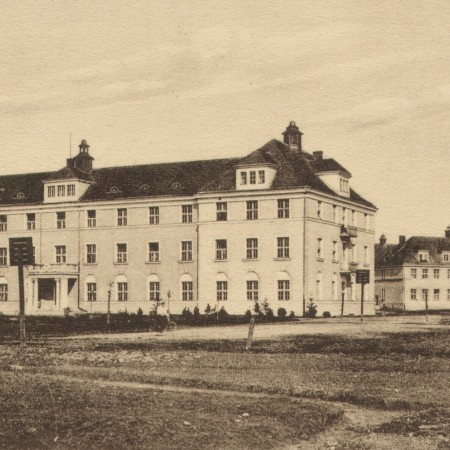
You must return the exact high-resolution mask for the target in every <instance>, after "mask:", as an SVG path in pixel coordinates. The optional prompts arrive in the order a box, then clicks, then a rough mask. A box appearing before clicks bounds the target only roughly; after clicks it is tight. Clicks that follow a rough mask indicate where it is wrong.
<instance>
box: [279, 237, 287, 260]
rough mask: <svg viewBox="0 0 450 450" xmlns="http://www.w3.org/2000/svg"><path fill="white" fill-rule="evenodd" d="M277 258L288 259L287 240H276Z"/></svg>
mask: <svg viewBox="0 0 450 450" xmlns="http://www.w3.org/2000/svg"><path fill="white" fill-rule="evenodd" d="M277 258H289V238H288V237H279V238H277Z"/></svg>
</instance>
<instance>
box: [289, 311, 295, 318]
mask: <svg viewBox="0 0 450 450" xmlns="http://www.w3.org/2000/svg"><path fill="white" fill-rule="evenodd" d="M289 319H295V312H294V311H291V312H290V314H289Z"/></svg>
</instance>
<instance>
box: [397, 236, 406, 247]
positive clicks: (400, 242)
mask: <svg viewBox="0 0 450 450" xmlns="http://www.w3.org/2000/svg"><path fill="white" fill-rule="evenodd" d="M405 242H406V236H402V235H400V236H399V237H398V245H404V243H405Z"/></svg>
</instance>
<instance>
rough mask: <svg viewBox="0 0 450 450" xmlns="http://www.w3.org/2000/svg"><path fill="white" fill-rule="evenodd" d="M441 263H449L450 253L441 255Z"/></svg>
mask: <svg viewBox="0 0 450 450" xmlns="http://www.w3.org/2000/svg"><path fill="white" fill-rule="evenodd" d="M442 261H444V262H450V253H448V252H444V253H442Z"/></svg>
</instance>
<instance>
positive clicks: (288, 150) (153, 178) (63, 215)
mask: <svg viewBox="0 0 450 450" xmlns="http://www.w3.org/2000/svg"><path fill="white" fill-rule="evenodd" d="M283 136H284V139H283V141H284V142H280V141H278V140H272V141H270V142H268V143H267V144H265V145H264V146H263V147H261V148H259V149H258V150H256V151H253V152H252V153H250V154H248V155H247V156H244V157H242V158H231V159H218V160H205V161H190V162H179V163H166V164H150V165H136V166H122V167H111V168H100V169H94V168H93V157H92V156H91V155H90V153H89V146H88V145H87V143H86V141H84V140H83V141H82V142H81V144H80V152H79V153H78V154H77V155H76V156H75V157H73V158H70V159H68V160H67V164H66V166H65V167H64V168H62V169H61V170H58V171H56V172H48V173H30V174H23V175H8V176H1V177H0V312H2V313H4V314H16V313H17V312H18V310H19V301H18V300H19V292H18V277H17V268H15V267H10V266H9V265H8V262H9V255H8V240H9V238H11V237H27V236H28V237H31V238H32V240H33V246H34V252H35V265H33V266H28V267H26V268H25V297H26V313H27V314H62V313H63V311H64V310H65V309H66V308H70V310H71V311H72V312H74V313H76V312H105V311H106V310H107V308H108V304H109V305H110V306H109V307H110V308H111V311H112V312H118V311H124V310H127V311H129V312H133V311H136V310H137V309H138V308H142V310H143V311H144V312H148V311H149V310H150V308H151V302H152V301H153V300H155V299H156V298H158V297H162V298H164V299H166V300H169V308H170V311H171V313H176V314H177V313H180V312H182V310H183V309H184V308H186V307H187V308H189V309H191V310H193V308H194V307H195V306H196V305H198V306H199V308H200V311H201V312H203V311H204V309H205V308H206V306H207V305H208V304H209V305H210V306H211V307H214V306H217V307H219V308H221V307H222V306H223V307H225V309H226V311H227V312H228V313H230V314H244V313H245V312H246V311H247V310H248V309H250V308H251V307H253V305H254V302H255V301H259V302H264V301H265V300H267V302H268V303H269V305H270V306H271V308H272V309H273V310H274V311H275V313H276V312H277V310H278V308H281V307H282V308H284V309H285V310H286V311H287V313H289V312H290V311H294V312H295V314H296V315H301V314H303V313H304V311H305V305H306V304H307V303H308V302H310V301H313V302H314V303H315V304H316V305H317V306H318V311H319V313H322V312H324V311H330V313H332V314H337V313H339V312H340V307H341V301H342V300H344V302H345V310H344V312H345V313H347V314H355V313H357V312H358V311H359V301H360V288H359V285H356V284H355V270H356V268H358V267H359V268H361V269H362V268H366V269H369V270H370V271H371V272H372V274H373V268H374V264H373V247H374V226H375V220H374V219H375V213H376V208H375V206H374V205H373V204H372V203H370V202H368V201H367V200H365V199H363V198H362V197H361V196H359V195H358V194H357V193H356V192H355V191H354V190H353V189H352V188H350V177H351V175H350V173H349V172H348V171H347V170H346V169H345V168H344V167H342V166H341V165H340V164H339V163H337V162H336V161H335V160H334V159H328V158H324V157H323V152H321V151H320V152H319V151H317V152H313V153H312V154H310V153H307V152H305V151H304V150H303V149H302V142H301V141H302V133H301V132H300V131H299V128H298V127H297V126H296V125H295V123H294V122H291V123H290V124H289V126H288V127H287V129H286V131H285V132H284V133H283ZM371 278H373V277H371ZM365 293H366V294H365V302H366V307H365V311H366V312H367V313H368V314H370V313H373V310H374V308H373V305H374V303H373V299H374V296H373V280H371V283H370V284H369V285H367V286H366V289H365Z"/></svg>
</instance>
